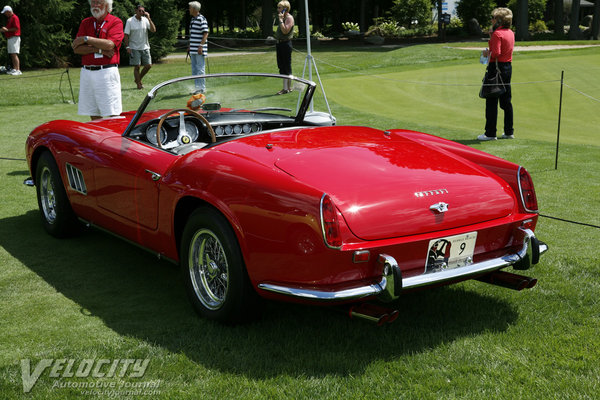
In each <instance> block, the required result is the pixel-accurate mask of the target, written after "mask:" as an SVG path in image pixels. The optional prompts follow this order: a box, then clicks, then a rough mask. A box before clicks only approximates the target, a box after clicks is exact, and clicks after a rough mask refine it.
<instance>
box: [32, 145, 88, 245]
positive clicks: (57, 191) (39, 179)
mask: <svg viewBox="0 0 600 400" xmlns="http://www.w3.org/2000/svg"><path fill="white" fill-rule="evenodd" d="M35 186H36V193H37V200H38V207H39V209H40V216H41V217H42V224H43V225H44V229H46V231H47V232H48V233H49V234H50V235H52V236H54V237H58V238H63V237H67V236H72V235H74V234H75V233H77V232H78V231H79V227H80V224H79V221H78V220H77V217H76V215H75V213H74V212H73V209H72V208H71V203H70V202H69V198H68V197H67V193H66V192H65V187H64V185H63V181H62V179H61V177H60V172H59V170H58V166H57V165H56V161H54V157H52V154H50V152H48V151H45V152H44V153H42V154H41V155H40V158H39V160H38V163H37V167H36V170H35Z"/></svg>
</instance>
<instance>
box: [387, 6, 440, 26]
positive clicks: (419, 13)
mask: <svg viewBox="0 0 600 400" xmlns="http://www.w3.org/2000/svg"><path fill="white" fill-rule="evenodd" d="M392 15H393V16H394V18H395V19H396V21H398V23H400V25H403V26H405V27H407V28H409V27H411V26H412V25H418V26H426V25H429V24H430V23H431V1H430V0H394V6H393V7H392Z"/></svg>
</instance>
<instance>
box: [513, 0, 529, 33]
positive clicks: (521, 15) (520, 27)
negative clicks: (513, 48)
mask: <svg viewBox="0 0 600 400" xmlns="http://www.w3.org/2000/svg"><path fill="white" fill-rule="evenodd" d="M516 17H517V20H516V22H515V27H516V28H517V32H516V34H515V36H516V39H517V40H527V38H528V37H529V18H528V17H529V4H528V2H527V0H517V15H516Z"/></svg>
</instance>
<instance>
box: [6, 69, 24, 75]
mask: <svg viewBox="0 0 600 400" xmlns="http://www.w3.org/2000/svg"><path fill="white" fill-rule="evenodd" d="M7 74H9V75H23V73H22V72H21V70H18V69H12V70H10V71H8V72H7Z"/></svg>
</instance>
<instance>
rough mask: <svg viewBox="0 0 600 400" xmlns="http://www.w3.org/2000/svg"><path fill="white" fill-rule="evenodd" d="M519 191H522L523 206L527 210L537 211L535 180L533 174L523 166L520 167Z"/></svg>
mask: <svg viewBox="0 0 600 400" xmlns="http://www.w3.org/2000/svg"><path fill="white" fill-rule="evenodd" d="M518 174H519V191H520V192H521V193H520V194H521V201H522V202H523V207H524V208H525V211H527V212H537V211H538V203H537V198H536V196H535V189H534V188H533V181H532V180H531V175H529V172H527V170H526V169H525V168H523V167H519V172H518Z"/></svg>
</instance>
